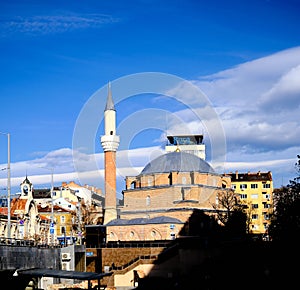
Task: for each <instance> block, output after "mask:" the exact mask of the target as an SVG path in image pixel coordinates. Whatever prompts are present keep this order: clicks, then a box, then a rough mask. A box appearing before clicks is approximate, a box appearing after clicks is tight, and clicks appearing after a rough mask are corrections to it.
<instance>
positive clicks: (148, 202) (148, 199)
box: [146, 195, 151, 206]
mask: <svg viewBox="0 0 300 290" xmlns="http://www.w3.org/2000/svg"><path fill="white" fill-rule="evenodd" d="M150 204H151V198H150V195H147V197H146V206H150Z"/></svg>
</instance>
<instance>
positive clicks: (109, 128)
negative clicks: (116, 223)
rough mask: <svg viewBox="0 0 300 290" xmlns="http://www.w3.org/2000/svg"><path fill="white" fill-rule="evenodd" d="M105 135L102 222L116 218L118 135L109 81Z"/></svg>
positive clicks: (103, 142)
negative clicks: (103, 208) (103, 209)
mask: <svg viewBox="0 0 300 290" xmlns="http://www.w3.org/2000/svg"><path fill="white" fill-rule="evenodd" d="M104 127H105V135H104V136H102V137H101V145H102V148H103V151H104V182H105V211H104V224H107V223H108V222H110V221H111V220H113V219H116V218H117V194H116V187H117V181H116V151H117V149H118V147H119V143H120V136H117V135H116V110H115V106H114V102H113V100H112V95H111V87H110V83H109V84H108V95H107V101H106V107H105V110H104Z"/></svg>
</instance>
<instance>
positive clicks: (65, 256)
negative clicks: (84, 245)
mask: <svg viewBox="0 0 300 290" xmlns="http://www.w3.org/2000/svg"><path fill="white" fill-rule="evenodd" d="M61 260H62V261H65V260H71V254H70V253H61Z"/></svg>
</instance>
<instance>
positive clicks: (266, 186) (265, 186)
mask: <svg viewBox="0 0 300 290" xmlns="http://www.w3.org/2000/svg"><path fill="white" fill-rule="evenodd" d="M263 188H271V186H270V183H263Z"/></svg>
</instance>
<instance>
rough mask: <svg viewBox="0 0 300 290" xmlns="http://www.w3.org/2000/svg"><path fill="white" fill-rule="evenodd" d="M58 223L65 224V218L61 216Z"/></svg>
mask: <svg viewBox="0 0 300 290" xmlns="http://www.w3.org/2000/svg"><path fill="white" fill-rule="evenodd" d="M60 222H61V223H62V224H64V223H65V222H66V218H65V216H64V215H62V216H61V217H60Z"/></svg>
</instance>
